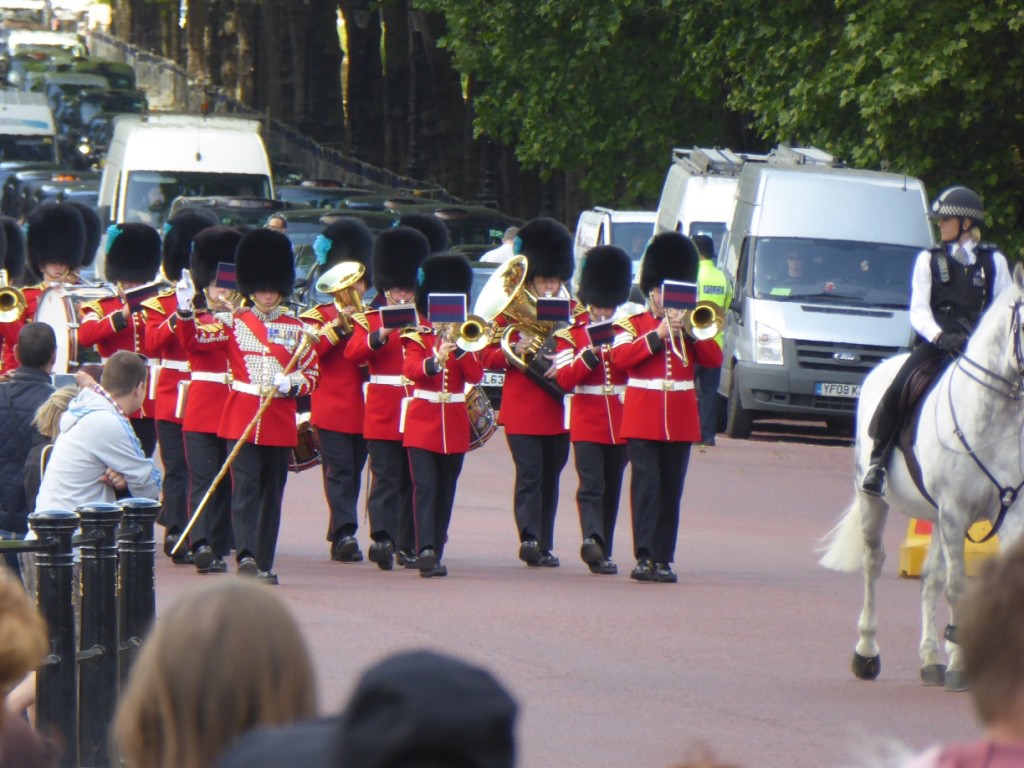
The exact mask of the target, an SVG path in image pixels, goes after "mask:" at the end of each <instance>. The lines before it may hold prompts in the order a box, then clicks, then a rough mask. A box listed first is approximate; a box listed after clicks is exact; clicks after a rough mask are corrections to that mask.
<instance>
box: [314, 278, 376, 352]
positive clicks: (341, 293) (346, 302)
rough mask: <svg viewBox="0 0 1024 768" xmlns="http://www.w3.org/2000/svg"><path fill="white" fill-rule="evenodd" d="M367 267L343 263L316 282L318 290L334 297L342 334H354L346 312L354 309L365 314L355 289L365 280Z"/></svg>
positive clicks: (360, 298)
mask: <svg viewBox="0 0 1024 768" xmlns="http://www.w3.org/2000/svg"><path fill="white" fill-rule="evenodd" d="M365 273H366V267H364V266H363V265H362V264H360V263H359V262H358V261H343V262H341V263H340V264H335V265H334V266H333V267H331V268H330V269H329V270H327V271H326V272H324V273H323V274H322V275H321V276H320V279H319V280H317V281H316V290H317V291H318V292H320V293H329V294H331V295H333V296H334V306H336V307H337V308H338V328H339V329H340V330H341V332H342V334H343V335H345V334H349V333H352V320H351V319H349V316H348V314H347V313H346V312H345V311H344V310H345V309H346V308H347V307H354V308H355V311H356V312H365V311H366V308H365V307H364V306H363V299H362V297H361V296H360V295H359V292H358V291H357V290H356V289H355V284H356V283H358V282H359V281H360V280H362V279H363V275H364V274H365Z"/></svg>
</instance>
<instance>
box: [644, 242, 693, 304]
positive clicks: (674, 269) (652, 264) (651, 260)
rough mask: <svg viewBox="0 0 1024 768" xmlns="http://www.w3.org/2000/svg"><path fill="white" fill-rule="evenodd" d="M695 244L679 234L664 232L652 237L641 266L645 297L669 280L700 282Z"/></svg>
mask: <svg viewBox="0 0 1024 768" xmlns="http://www.w3.org/2000/svg"><path fill="white" fill-rule="evenodd" d="M699 261H700V260H699V258H698V257H697V248H696V247H695V246H694V244H693V241H692V240H690V238H688V237H687V236H686V235H683V234H680V233H679V232H662V233H661V234H660V235H655V236H654V237H652V238H651V242H649V243H648V244H647V250H646V251H644V260H643V264H642V265H641V267H640V290H642V291H643V292H644V295H645V296H646V295H647V294H649V293H650V292H651V291H653V290H654V289H655V288H658V287H660V286H661V284H662V283H663V282H665V281H666V280H678V281H679V282H682V283H695V282H697V270H698V268H699V266H700V264H699Z"/></svg>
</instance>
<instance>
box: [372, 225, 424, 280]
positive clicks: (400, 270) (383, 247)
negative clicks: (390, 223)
mask: <svg viewBox="0 0 1024 768" xmlns="http://www.w3.org/2000/svg"><path fill="white" fill-rule="evenodd" d="M429 255H430V243H429V241H428V240H427V238H426V236H424V234H423V233H422V232H420V231H419V230H418V229H413V228H412V227H393V228H391V229H385V230H384V231H383V232H381V233H380V234H379V235H377V241H376V242H375V243H374V244H373V286H374V288H376V289H377V292H378V293H384V292H385V291H390V290H391V289H392V288H415V287H416V285H417V284H418V283H419V281H418V280H417V279H416V276H417V272H418V270H419V268H420V264H421V263H422V262H423V260H424V259H425V258H427V256H429Z"/></svg>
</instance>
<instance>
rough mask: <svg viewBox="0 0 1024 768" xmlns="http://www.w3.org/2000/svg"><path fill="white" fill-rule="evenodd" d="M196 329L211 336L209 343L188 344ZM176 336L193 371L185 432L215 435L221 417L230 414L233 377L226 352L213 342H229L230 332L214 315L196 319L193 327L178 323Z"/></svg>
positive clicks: (184, 422)
mask: <svg viewBox="0 0 1024 768" xmlns="http://www.w3.org/2000/svg"><path fill="white" fill-rule="evenodd" d="M195 327H198V328H200V329H201V332H202V333H204V334H207V335H208V336H207V338H208V340H209V341H210V343H208V344H202V345H199V344H191V343H190V344H186V343H185V341H186V339H187V338H188V337H189V336H192V337H193V338H194V337H195V332H194V328H195ZM175 333H176V334H177V336H178V340H179V341H181V343H182V346H183V347H185V353H186V354H187V355H188V365H189V369H190V373H189V384H188V395H187V397H186V399H185V415H184V417H183V419H182V425H181V428H182V431H184V432H202V433H205V434H208V435H215V434H217V428H218V427H219V426H220V419H221V416H222V415H223V414H224V412H225V411H226V410H227V408H226V404H227V400H228V392H229V388H228V385H229V383H230V380H231V374H230V371H229V368H228V355H227V352H226V351H225V350H224V349H222V348H220V347H217V346H216V345H215V344H214V343H213V342H215V341H226V340H227V338H228V333H227V330H225V328H224V326H223V325H221V324H220V323H219V321H218V319H217V318H216V317H214V316H213V315H212V314H210V313H204V314H202V315H199V316H198V317H197V318H196V319H195V326H194V327H193V324H192V323H187V322H182V321H179V322H177V323H175Z"/></svg>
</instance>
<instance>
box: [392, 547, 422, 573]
mask: <svg viewBox="0 0 1024 768" xmlns="http://www.w3.org/2000/svg"><path fill="white" fill-rule="evenodd" d="M395 562H397V563H398V564H399V565H400V566H402V567H403V568H412V569H413V570H415V569H416V568H418V567H419V565H417V563H416V555H415V554H414V553H413V552H411V551H410V550H408V549H400V550H398V552H396V553H395Z"/></svg>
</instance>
